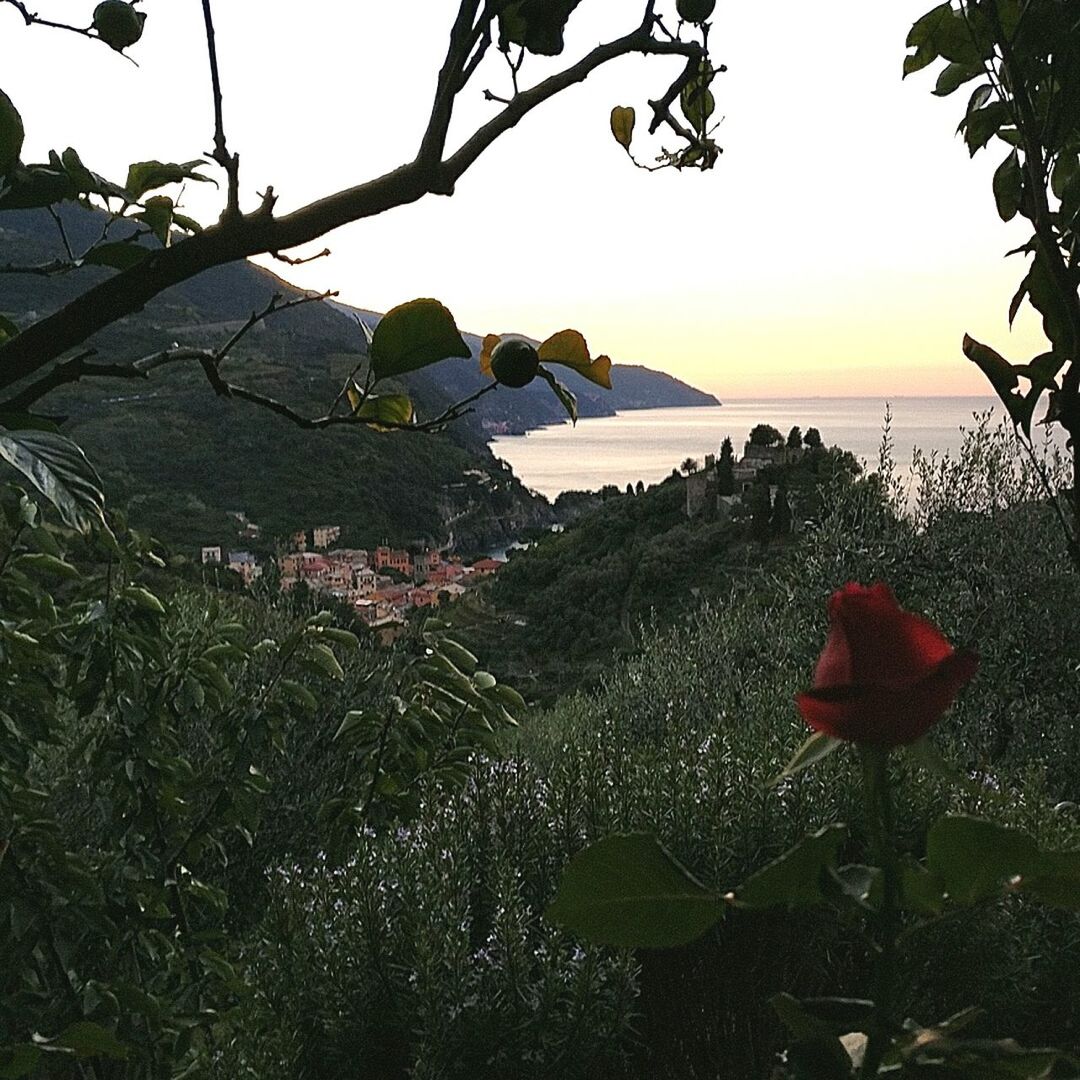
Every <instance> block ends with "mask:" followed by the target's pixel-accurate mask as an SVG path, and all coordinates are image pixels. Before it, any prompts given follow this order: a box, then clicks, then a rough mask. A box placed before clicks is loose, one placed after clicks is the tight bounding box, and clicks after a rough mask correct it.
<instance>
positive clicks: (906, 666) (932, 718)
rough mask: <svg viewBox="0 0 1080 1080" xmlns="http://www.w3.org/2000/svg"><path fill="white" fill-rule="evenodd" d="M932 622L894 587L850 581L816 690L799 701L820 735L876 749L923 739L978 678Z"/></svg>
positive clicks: (969, 657)
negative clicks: (909, 607)
mask: <svg viewBox="0 0 1080 1080" xmlns="http://www.w3.org/2000/svg"><path fill="white" fill-rule="evenodd" d="M978 666H979V659H978V657H977V656H976V655H975V654H974V653H973V652H971V651H969V650H967V649H960V650H957V649H954V648H953V647H952V645H951V644H950V643H949V641H948V639H947V638H946V637H945V635H944V634H942V632H941V631H940V630H939V629H938V628H937V627H936V626H934V624H933V623H932V622H930V621H929V620H928V619H924V618H923V617H922V616H921V615H916V614H914V613H913V612H910V611H905V610H904V609H903V608H902V607H900V605H899V604H898V603H897V602H896V597H895V596H893V593H892V590H891V589H890V588H889V587H888V585H884V584H880V583H879V584H877V585H871V586H869V587H867V586H865V585H859V584H857V583H855V582H849V583H848V584H847V585H845V586H844V587H843V588H842V589H839V590H838V591H837V592H835V593H833V595H832V597H831V598H830V600H829V636H828V639H827V640H826V642H825V648H824V649H823V650H822V653H821V656H820V657H819V658H818V662H817V667H816V668H815V670H814V682H813V687H812V689H810V690H806V691H804V692H803V693H800V694H796V695H795V701H796V704H797V705H798V707H799V711H800V712H801V713H802V715H803V719H804V720H805V721H806V722H807V723H808V724H809V725H810V727H812V728H813V729H814V730H815V731H821V732H824V733H825V734H827V735H832V736H833V737H835V738H838V739H849V740H851V741H852V742H858V743H865V744H867V745H870V746H878V747H884V748H888V747H892V746H902V745H905V744H907V743H913V742H915V741H917V740H918V739H921V738H922V736H923V735H925V734H926V732H927V731H928V730H929V729H930V728H931V727H933V725H934V724H935V723H936V722H937V721H938V719H939V718H940V717H941V714H942V713H943V712H945V710H946V709H947V708H948V707H949V706H950V705H951V704H952V701H953V698H955V697H956V695H957V693H958V692H959V691H960V689H961V688H962V687H963V686H964V685H965V684H966V683H967V682H968V681H969V680H970V679H971V677H972V676H973V675H974V674H975V670H976V668H977V667H978Z"/></svg>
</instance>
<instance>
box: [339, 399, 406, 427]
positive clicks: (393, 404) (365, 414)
mask: <svg viewBox="0 0 1080 1080" xmlns="http://www.w3.org/2000/svg"><path fill="white" fill-rule="evenodd" d="M353 416H355V417H357V418H358V419H360V420H368V421H370V422H371V428H372V430H373V431H395V430H397V427H396V425H401V424H411V423H412V422H413V403H412V399H411V398H410V397H409V396H408V394H371V395H370V396H369V397H368V398H367V399H366V400H365V401H363V402H362V403H361V405H360V407H359V408H358V409H357V410H356V411H355V412H354V413H353ZM387 425H391V426H387Z"/></svg>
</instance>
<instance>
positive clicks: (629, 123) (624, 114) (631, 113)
mask: <svg viewBox="0 0 1080 1080" xmlns="http://www.w3.org/2000/svg"><path fill="white" fill-rule="evenodd" d="M635 123H637V113H636V112H635V110H634V108H633V106H631V105H616V106H615V108H613V109H612V110H611V134H612V135H614V136H615V141H616V142H617V143H618V144H619V145H620V146H621V147H622V148H623V149H624V150H626V151H628V152H629V150H630V142H631V140H632V139H633V138H634V124H635Z"/></svg>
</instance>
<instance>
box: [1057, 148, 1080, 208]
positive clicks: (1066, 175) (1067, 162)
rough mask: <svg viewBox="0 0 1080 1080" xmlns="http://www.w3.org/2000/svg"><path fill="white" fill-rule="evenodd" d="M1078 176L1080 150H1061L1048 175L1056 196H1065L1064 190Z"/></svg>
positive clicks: (1079, 170)
mask: <svg viewBox="0 0 1080 1080" xmlns="http://www.w3.org/2000/svg"><path fill="white" fill-rule="evenodd" d="M1077 176H1080V152H1078V151H1076V150H1063V151H1062V152H1061V155H1060V156H1059V157H1058V159H1057V162H1056V163H1055V165H1054V171H1053V173H1052V174H1051V177H1050V187H1051V189H1052V190H1053V192H1054V195H1056V196H1057V198H1059V199H1061V198H1064V197H1065V190H1066V188H1068V186H1069V185H1070V184H1071V183H1072V182H1073V181H1074V180H1075V179H1076V177H1077Z"/></svg>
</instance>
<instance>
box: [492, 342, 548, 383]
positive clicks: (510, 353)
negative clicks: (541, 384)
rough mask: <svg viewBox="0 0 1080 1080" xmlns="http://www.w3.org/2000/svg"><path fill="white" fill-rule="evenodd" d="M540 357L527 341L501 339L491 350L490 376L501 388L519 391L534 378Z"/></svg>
mask: <svg viewBox="0 0 1080 1080" xmlns="http://www.w3.org/2000/svg"><path fill="white" fill-rule="evenodd" d="M539 367H540V357H539V355H538V354H537V352H536V349H534V348H533V347H532V346H531V345H530V344H529V343H528V342H527V341H523V340H522V339H521V338H503V340H502V341H500V342H499V344H498V345H496V346H495V348H494V349H492V350H491V374H492V375H494V376H495V379H496V381H497V382H500V383H502V384H503V386H509V387H511V388H512V389H514V390H520V389H521V387H523V386H528V385H529V383H531V382H532V381H533V379H535V378H536V372H537V369H538V368H539Z"/></svg>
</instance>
